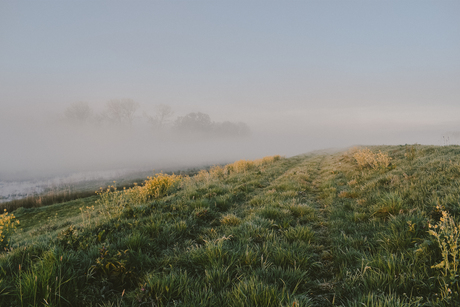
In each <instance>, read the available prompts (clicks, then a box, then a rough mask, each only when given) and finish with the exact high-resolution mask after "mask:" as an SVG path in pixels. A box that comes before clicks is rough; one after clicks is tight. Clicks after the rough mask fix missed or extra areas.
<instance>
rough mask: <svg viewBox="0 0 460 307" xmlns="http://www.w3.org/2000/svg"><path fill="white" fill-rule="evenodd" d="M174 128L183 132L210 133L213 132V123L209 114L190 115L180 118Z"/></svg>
mask: <svg viewBox="0 0 460 307" xmlns="http://www.w3.org/2000/svg"><path fill="white" fill-rule="evenodd" d="M174 128H175V130H177V131H181V132H186V131H187V132H210V131H212V122H211V118H210V117H209V115H208V114H204V113H201V112H198V113H189V114H187V115H185V116H181V117H178V118H177V119H176V121H175V123H174Z"/></svg>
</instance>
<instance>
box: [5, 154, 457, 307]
mask: <svg viewBox="0 0 460 307" xmlns="http://www.w3.org/2000/svg"><path fill="white" fill-rule="evenodd" d="M459 179H460V147H459V146H445V147H434V146H421V145H413V146H408V145H406V146H381V147H369V150H366V149H364V148H354V149H350V150H347V151H343V152H337V153H334V154H326V153H312V154H306V155H300V156H295V157H292V158H282V157H278V156H277V157H266V158H264V159H260V160H256V161H237V162H235V163H233V164H231V165H227V166H225V167H213V168H211V169H209V170H203V171H201V172H199V173H198V174H197V175H195V176H193V177H183V178H179V177H174V176H168V175H157V176H155V177H153V178H150V179H148V180H147V181H146V183H145V185H138V186H134V187H133V188H131V189H126V190H116V189H115V187H109V188H108V189H107V190H106V189H102V190H101V191H100V192H99V195H95V196H92V197H88V198H81V199H77V200H73V201H70V202H65V203H61V204H55V205H51V206H46V207H40V208H32V209H18V210H16V211H14V212H13V213H9V215H6V214H4V215H3V217H2V218H1V219H2V221H3V224H4V225H7V224H8V225H10V227H9V229H10V230H9V231H8V230H6V226H4V228H3V234H0V236H3V237H2V238H3V242H1V243H0V244H3V247H4V248H6V251H4V252H2V253H0V306H455V305H459V304H460V298H459V294H458V293H459V288H460V281H459V280H460V277H459V275H458V273H459V264H460V260H459V258H460V253H459V251H458V244H459V237H460V228H459V226H458V225H460V224H459V223H458V219H457V216H458V215H459V213H460V206H459V199H460V188H459V183H460V181H459ZM12 214H14V216H15V218H14V219H9V217H12ZM16 220H19V221H20V224H19V225H17V227H16V229H15V230H14V231H13V230H11V229H12V226H11V223H12V222H14V221H16ZM7 244H8V245H7Z"/></svg>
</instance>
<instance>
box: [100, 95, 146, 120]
mask: <svg viewBox="0 0 460 307" xmlns="http://www.w3.org/2000/svg"><path fill="white" fill-rule="evenodd" d="M138 108H139V104H138V103H137V102H134V101H133V100H132V99H114V100H110V101H109V102H107V104H106V109H107V110H106V112H107V113H106V116H107V119H108V120H109V121H110V122H112V123H114V124H118V125H124V124H127V125H131V124H132V122H133V118H134V113H135V112H136V110H137V109H138Z"/></svg>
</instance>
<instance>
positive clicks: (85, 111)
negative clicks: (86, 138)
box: [64, 101, 93, 124]
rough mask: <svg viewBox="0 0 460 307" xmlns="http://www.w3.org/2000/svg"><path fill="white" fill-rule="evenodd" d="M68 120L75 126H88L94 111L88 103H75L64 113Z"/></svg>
mask: <svg viewBox="0 0 460 307" xmlns="http://www.w3.org/2000/svg"><path fill="white" fill-rule="evenodd" d="M64 114H65V117H66V119H67V120H68V121H69V122H71V123H74V124H86V123H88V122H89V121H90V120H91V117H92V116H93V111H92V110H91V108H90V107H89V105H88V103H87V102H84V101H79V102H74V103H72V104H71V105H70V106H68V107H67V109H66V110H65V112H64Z"/></svg>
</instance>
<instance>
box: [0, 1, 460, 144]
mask: <svg viewBox="0 0 460 307" xmlns="http://www.w3.org/2000/svg"><path fill="white" fill-rule="evenodd" d="M0 46H1V47H0V110H2V112H0V113H3V114H8V118H9V119H11V118H14V114H16V113H18V114H19V113H25V112H27V111H26V110H30V112H31V114H32V115H31V116H38V114H41V113H45V112H46V113H48V112H61V111H62V110H64V109H65V107H67V106H68V105H69V104H71V103H73V102H77V101H87V102H89V103H90V104H94V105H95V106H97V105H103V104H104V103H105V102H106V101H108V100H110V99H117V98H131V99H133V100H135V101H137V102H139V103H140V104H141V106H142V109H143V110H146V111H147V112H149V111H150V110H152V108H153V106H155V105H156V104H159V103H164V104H167V105H170V106H172V107H173V108H174V110H175V112H176V115H184V114H186V113H188V112H195V111H201V112H205V113H208V114H210V115H211V118H213V119H215V120H231V121H245V122H247V123H248V124H249V125H250V126H251V127H252V128H253V130H254V131H259V132H263V131H266V132H267V133H278V134H279V135H280V136H281V139H283V140H284V143H286V144H288V142H287V141H286V140H287V137H286V136H287V135H296V140H298V137H299V136H303V138H302V142H305V143H308V142H309V144H310V145H309V146H310V147H308V146H306V147H305V149H309V148H311V149H315V148H318V147H323V146H327V147H331V146H335V145H336V146H347V145H352V144H357V143H369V144H370V143H390V144H391V143H394V144H399V143H403V144H404V143H415V142H418V143H436V142H438V141H439V140H441V139H442V135H443V133H446V132H449V131H450V132H451V131H457V130H460V129H459V124H460V119H459V114H460V1H371V0H369V1H344V0H341V1H191V0H189V1H97V0H94V1H70V0H68V1H63V0H60V1H19V0H11V1H5V0H0ZM40 112H41V113H40ZM12 114H13V115H12ZM40 116H41V115H40ZM1 117H2V116H1V115H0V119H1ZM5 118H6V116H5V115H4V119H3V120H5ZM2 132H3V131H2ZM12 133H14V131H13V132H12ZM428 135H429V136H430V137H429V138H428ZM440 142H441V141H439V143H440ZM284 143H283V144H284ZM286 144H284V145H283V146H288V145H286ZM302 148H303V147H302ZM302 148H300V147H299V146H297V147H295V150H302ZM295 150H294V149H293V150H291V151H289V153H294V151H295ZM299 153H300V152H299Z"/></svg>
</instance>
